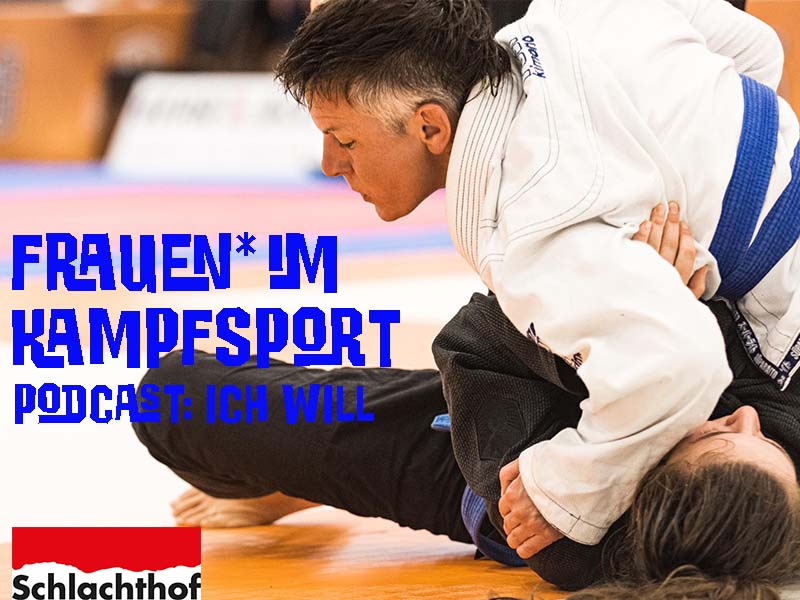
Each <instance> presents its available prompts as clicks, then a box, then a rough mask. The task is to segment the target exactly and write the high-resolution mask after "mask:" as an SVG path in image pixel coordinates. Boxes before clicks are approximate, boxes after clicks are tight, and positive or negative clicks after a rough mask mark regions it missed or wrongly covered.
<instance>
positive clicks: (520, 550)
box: [498, 459, 564, 559]
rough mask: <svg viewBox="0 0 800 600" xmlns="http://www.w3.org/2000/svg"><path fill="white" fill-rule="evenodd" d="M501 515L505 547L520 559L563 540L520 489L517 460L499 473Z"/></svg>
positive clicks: (526, 493) (559, 533) (520, 479)
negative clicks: (510, 549) (515, 552)
mask: <svg viewBox="0 0 800 600" xmlns="http://www.w3.org/2000/svg"><path fill="white" fill-rule="evenodd" d="M500 493H501V495H500V503H499V504H498V508H499V509H500V515H501V516H502V517H503V529H504V530H505V532H506V541H507V542H508V545H509V546H510V547H511V548H513V549H514V550H516V551H517V554H519V556H520V558H524V559H527V558H530V557H531V556H533V555H534V554H536V553H537V552H539V551H540V550H542V549H544V548H546V547H547V546H549V545H550V544H552V543H553V542H555V541H557V540H560V539H561V538H562V537H564V534H562V533H561V532H560V531H558V530H557V529H555V528H554V527H553V526H552V525H550V524H549V523H548V522H547V521H545V520H544V517H543V516H542V515H541V514H540V513H539V510H538V509H537V508H536V506H535V505H534V504H533V502H532V501H531V499H530V496H528V492H526V491H525V488H524V487H523V486H522V478H521V477H520V476H519V459H517V460H515V461H514V462H510V463H508V464H507V465H506V466H505V467H503V468H502V469H500Z"/></svg>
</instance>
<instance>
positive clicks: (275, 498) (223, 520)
mask: <svg viewBox="0 0 800 600" xmlns="http://www.w3.org/2000/svg"><path fill="white" fill-rule="evenodd" d="M170 506H172V514H173V516H174V517H175V522H176V523H177V524H178V525H184V526H195V527H210V528H219V527H253V526H256V525H269V524H270V523H273V522H275V521H277V520H278V519H280V518H281V517H285V516H286V515H290V514H292V513H295V512H297V511H300V510H304V509H306V508H311V507H313V506H318V505H317V504H314V503H313V502H308V501H306V500H301V499H299V498H292V497H290V496H284V495H283V494H281V493H280V492H276V493H274V494H270V495H269V496H262V497H261V498H242V499H236V500H228V499H223V498H212V497H211V496H209V495H208V494H204V493H203V492H201V491H200V490H198V489H196V488H190V489H189V490H187V491H185V492H184V493H183V494H181V495H180V496H179V497H178V498H176V499H175V500H173V501H172V502H171V503H170Z"/></svg>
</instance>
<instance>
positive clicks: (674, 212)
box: [657, 202, 681, 265]
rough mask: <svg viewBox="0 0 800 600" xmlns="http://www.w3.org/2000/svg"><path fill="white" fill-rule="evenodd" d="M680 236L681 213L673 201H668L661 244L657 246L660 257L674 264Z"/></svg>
mask: <svg viewBox="0 0 800 600" xmlns="http://www.w3.org/2000/svg"><path fill="white" fill-rule="evenodd" d="M680 238H681V213H680V209H679V208H678V205H677V204H676V203H675V202H670V203H669V212H668V213H667V217H666V219H665V221H664V227H663V228H662V234H661V244H660V246H659V247H658V248H657V250H658V253H659V254H660V255H661V258H663V259H664V260H666V261H667V262H668V263H669V264H671V265H674V264H675V260H676V259H677V257H678V244H679V243H680Z"/></svg>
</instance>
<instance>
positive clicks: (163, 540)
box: [11, 527, 200, 573]
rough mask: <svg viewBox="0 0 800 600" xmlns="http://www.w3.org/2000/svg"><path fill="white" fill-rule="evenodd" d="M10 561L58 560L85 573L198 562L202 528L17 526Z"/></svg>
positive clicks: (17, 566) (157, 568)
mask: <svg viewBox="0 0 800 600" xmlns="http://www.w3.org/2000/svg"><path fill="white" fill-rule="evenodd" d="M11 535H12V547H11V562H12V564H13V568H14V569H21V568H22V567H23V566H24V565H32V564H36V563H45V562H54V563H59V564H62V565H72V566H73V567H75V568H76V569H80V570H81V571H83V572H84V573H93V572H95V571H100V570H102V569H111V568H115V567H116V568H120V569H127V570H129V571H161V570H163V569H168V568H170V567H181V566H182V567H197V566H199V565H200V528H199V527H14V528H13V530H12V534H11Z"/></svg>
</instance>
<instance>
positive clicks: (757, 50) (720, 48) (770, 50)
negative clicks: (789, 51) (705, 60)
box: [665, 0, 783, 90]
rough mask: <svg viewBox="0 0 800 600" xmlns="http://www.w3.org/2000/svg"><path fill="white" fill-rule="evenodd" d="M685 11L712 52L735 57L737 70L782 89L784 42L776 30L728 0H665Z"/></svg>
mask: <svg viewBox="0 0 800 600" xmlns="http://www.w3.org/2000/svg"><path fill="white" fill-rule="evenodd" d="M665 1H666V2H667V3H668V4H670V5H671V6H673V7H674V8H676V9H678V10H679V11H680V12H682V13H683V14H684V15H685V16H686V18H687V19H689V21H690V22H691V23H692V25H693V26H694V28H695V29H697V31H698V32H699V33H700V34H701V35H702V36H703V37H704V38H705V40H706V46H707V47H708V49H709V50H711V51H712V52H715V53H716V54H721V55H723V56H727V57H728V58H731V59H733V62H734V64H735V65H736V70H737V71H738V72H739V73H741V74H743V75H747V76H749V77H752V78H753V79H755V80H756V81H758V82H760V83H763V84H764V85H766V86H769V87H771V88H772V89H773V90H777V89H778V85H779V84H780V82H781V76H782V74H783V46H782V45H781V40H780V38H779V37H778V34H777V33H775V30H774V29H772V27H770V26H769V25H767V24H766V23H764V22H763V21H760V20H759V19H757V18H756V17H754V16H752V15H749V14H747V13H746V12H744V11H741V10H739V9H738V8H736V7H735V6H733V5H732V4H730V3H729V2H726V1H725V0H665Z"/></svg>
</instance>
